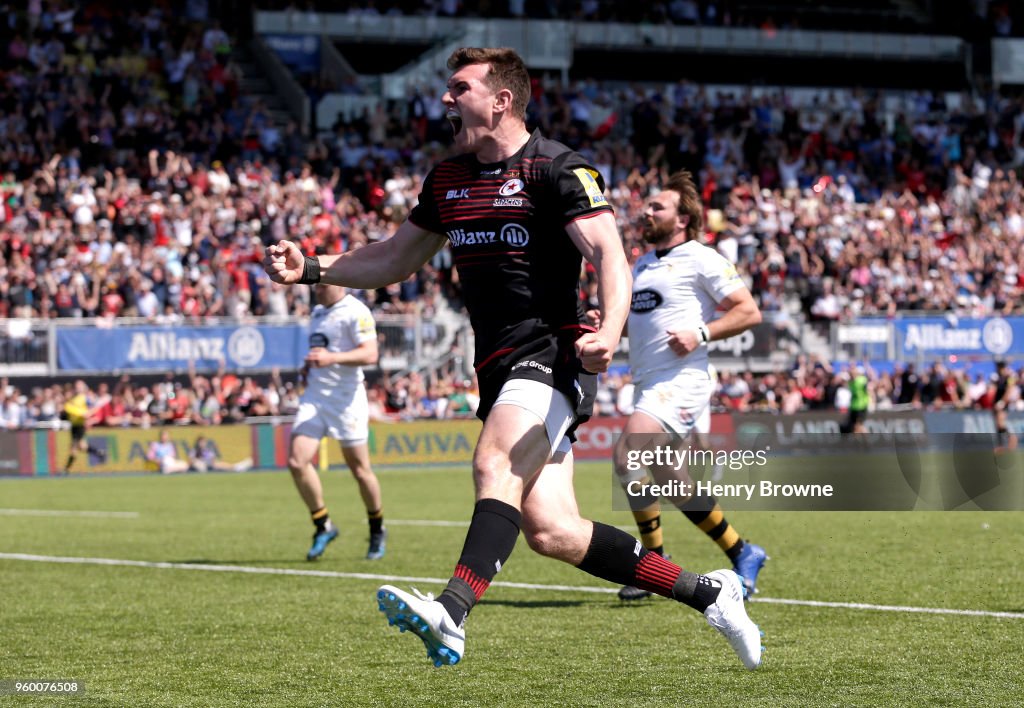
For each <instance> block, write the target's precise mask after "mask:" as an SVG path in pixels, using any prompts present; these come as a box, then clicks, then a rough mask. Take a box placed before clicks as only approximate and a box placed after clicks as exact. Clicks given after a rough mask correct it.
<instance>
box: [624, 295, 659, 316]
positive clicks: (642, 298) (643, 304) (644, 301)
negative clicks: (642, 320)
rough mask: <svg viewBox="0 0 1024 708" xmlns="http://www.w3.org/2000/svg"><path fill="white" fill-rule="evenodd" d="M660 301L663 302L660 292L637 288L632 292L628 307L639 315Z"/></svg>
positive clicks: (648, 310)
mask: <svg viewBox="0 0 1024 708" xmlns="http://www.w3.org/2000/svg"><path fill="white" fill-rule="evenodd" d="M662 302H664V298H662V297H661V293H659V292H658V291H657V290H637V291H636V292H635V293H633V300H632V302H631V303H630V304H629V309H630V310H632V311H633V312H635V313H637V314H638V315H641V314H643V313H645V312H650V311H651V310H653V309H654V308H656V307H657V306H658V305H660V304H661V303H662Z"/></svg>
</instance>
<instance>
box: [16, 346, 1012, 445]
mask: <svg viewBox="0 0 1024 708" xmlns="http://www.w3.org/2000/svg"><path fill="white" fill-rule="evenodd" d="M864 373H866V374H867V376H868V381H869V386H868V388H869V393H870V395H871V400H872V407H873V409H874V410H891V409H893V408H894V407H896V408H902V409H907V408H915V409H927V410H935V409H940V408H945V409H961V410H963V409H977V410H992V409H993V408H994V407H995V406H996V405H997V404H1000V405H1001V406H1002V407H1005V408H1007V409H1008V410H1024V385H1022V383H1024V367H1021V368H1020V369H1019V370H1018V371H1016V372H1015V371H1013V370H1012V369H1011V368H1010V367H1008V366H1000V367H999V368H998V369H997V371H996V372H995V373H993V374H991V375H990V376H981V375H978V376H976V377H974V378H971V377H969V376H968V375H967V373H966V372H964V371H962V370H959V371H954V370H950V369H948V368H946V367H944V366H943V365H941V364H933V365H931V366H929V367H925V368H924V369H923V370H918V369H917V368H916V367H915V365H914V364H907V365H905V366H898V367H897V368H896V369H895V371H893V372H876V371H873V370H871V369H870V368H869V369H868V370H866V371H865V372H864ZM855 374H856V369H855V367H854V366H853V365H851V366H849V367H836V368H833V367H832V366H830V365H829V364H828V363H826V362H821V361H817V360H815V359H814V358H813V357H810V358H808V357H805V356H800V357H798V359H797V361H796V363H795V365H794V366H793V368H792V369H790V370H788V371H776V372H773V373H769V374H764V375H755V374H753V373H751V372H749V371H745V372H742V373H730V372H725V371H723V372H721V373H720V374H719V380H718V382H717V385H716V388H715V393H714V395H713V396H712V410H714V411H716V412H727V411H736V412H752V411H759V412H774V413H784V414H790V413H797V412H799V411H808V410H811V411H813V410H818V411H823V410H839V411H843V410H846V409H847V408H848V406H849V403H850V388H849V381H850V379H851V377H852V376H854V375H855ZM73 395H74V388H73V386H72V385H71V384H65V385H60V384H53V385H50V386H45V387H43V386H39V387H34V388H32V389H31V390H26V389H24V387H21V386H19V385H18V384H17V383H16V380H7V379H3V380H0V429H17V428H30V427H38V426H43V427H45V426H49V425H58V424H59V421H60V420H61V411H62V410H63V407H64V404H65V402H67V400H69V399H70V398H71V397H72V396H73ZM299 395H300V388H299V387H297V386H296V385H295V384H294V383H293V382H291V381H283V380H282V379H281V377H280V376H278V375H274V376H273V377H271V378H270V379H269V380H268V381H265V382H264V383H262V384H261V383H260V382H258V381H257V380H256V379H254V378H252V377H247V376H237V375H235V374H230V373H220V374H216V375H212V376H193V377H191V380H190V381H189V382H187V383H183V382H182V381H174V380H172V379H170V377H168V380H166V381H161V382H159V383H155V384H152V385H148V386H147V385H142V384H137V383H134V382H133V381H132V380H131V377H130V376H127V375H125V376H122V377H121V378H120V380H119V381H117V382H116V383H115V384H114V385H113V386H111V385H108V384H106V383H99V384H97V385H96V387H95V389H93V390H90V391H89V394H88V402H89V406H90V415H89V417H88V422H89V425H91V426H100V427H142V428H148V427H158V426H163V425H189V424H197V425H219V424H222V423H223V424H227V423H241V422H245V421H246V420H247V419H252V418H259V417H265V416H289V415H294V413H295V411H296V410H297V409H298V404H299ZM367 396H368V399H369V406H370V417H371V420H377V421H397V420H411V419H416V418H435V419H445V418H471V417H473V415H474V414H475V412H476V406H477V403H478V402H479V392H478V390H477V387H476V382H475V380H463V379H460V378H458V377H453V376H442V377H437V378H435V377H426V376H423V375H421V374H418V373H415V372H414V373H411V374H408V375H405V376H400V377H397V378H395V379H394V380H391V379H389V378H387V377H383V378H381V379H380V380H379V381H377V382H376V383H374V384H372V385H370V386H368V388H367ZM632 411H633V384H632V383H631V381H630V376H629V373H628V372H625V371H616V372H613V373H609V374H605V375H603V376H602V378H601V385H600V387H599V390H598V395H597V402H596V405H595V415H599V416H617V415H629V414H630V413H632Z"/></svg>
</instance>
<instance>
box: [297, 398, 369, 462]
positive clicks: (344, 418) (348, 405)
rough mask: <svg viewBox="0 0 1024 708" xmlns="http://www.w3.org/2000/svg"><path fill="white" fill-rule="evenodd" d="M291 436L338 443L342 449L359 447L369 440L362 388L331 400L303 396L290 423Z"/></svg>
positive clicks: (367, 411) (367, 413) (366, 409)
mask: <svg viewBox="0 0 1024 708" xmlns="http://www.w3.org/2000/svg"><path fill="white" fill-rule="evenodd" d="M292 435H293V436H294V435H304V436H306V437H309V438H313V439H314V440H319V439H321V438H324V437H328V438H332V439H334V440H338V441H339V442H340V443H341V446H342V447H355V446H356V445H362V444H363V443H365V442H366V441H367V440H368V439H369V437H370V409H369V406H368V405H367V403H366V388H364V387H363V386H362V385H360V386H359V388H357V389H354V390H352V391H350V392H342V393H340V394H335V395H333V396H303V397H302V400H301V401H300V402H299V410H298V412H297V413H296V414H295V422H294V423H292Z"/></svg>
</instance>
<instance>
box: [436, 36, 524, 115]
mask: <svg viewBox="0 0 1024 708" xmlns="http://www.w3.org/2000/svg"><path fill="white" fill-rule="evenodd" d="M471 64H489V65H490V67H491V70H490V71H488V72H487V76H486V77H485V78H484V80H485V81H486V83H487V85H488V86H489V87H490V88H491V89H493V90H494V91H501V90H502V89H508V90H509V91H511V92H512V112H513V113H514V114H515V115H516V116H517V117H519V118H522V119H524V120H525V119H526V105H527V104H528V103H529V102H530V72H528V71H527V70H526V64H525V63H523V58H522V57H520V56H519V54H518V53H516V50H514V49H511V48H509V47H460V48H459V49H456V50H455V51H454V52H452V55H451V56H450V57H448V69H449V70H451V71H458V70H459V69H461V68H462V67H464V66H470V65H471Z"/></svg>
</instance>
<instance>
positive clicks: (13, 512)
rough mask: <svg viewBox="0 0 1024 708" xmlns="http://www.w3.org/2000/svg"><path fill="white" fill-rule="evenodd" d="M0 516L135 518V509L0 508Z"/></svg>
mask: <svg viewBox="0 0 1024 708" xmlns="http://www.w3.org/2000/svg"><path fill="white" fill-rule="evenodd" d="M0 516H82V517H88V518H93V519H137V518H139V512H137V511H76V510H73V509H0Z"/></svg>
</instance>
